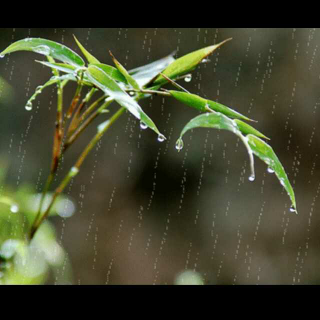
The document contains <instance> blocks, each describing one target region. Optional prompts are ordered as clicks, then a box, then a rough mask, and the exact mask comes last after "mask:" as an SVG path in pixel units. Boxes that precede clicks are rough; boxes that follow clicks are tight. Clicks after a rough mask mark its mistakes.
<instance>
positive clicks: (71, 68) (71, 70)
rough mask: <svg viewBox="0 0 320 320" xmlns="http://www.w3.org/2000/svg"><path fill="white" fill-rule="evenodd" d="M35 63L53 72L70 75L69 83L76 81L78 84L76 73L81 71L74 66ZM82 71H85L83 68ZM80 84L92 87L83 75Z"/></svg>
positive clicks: (42, 62)
mask: <svg viewBox="0 0 320 320" xmlns="http://www.w3.org/2000/svg"><path fill="white" fill-rule="evenodd" d="M36 62H39V63H41V64H43V65H45V66H46V67H49V68H51V69H53V70H58V71H62V72H65V73H67V74H70V75H72V77H70V80H71V81H76V82H78V80H79V79H77V77H76V75H77V71H78V70H82V69H80V68H76V67H74V66H71V65H69V64H64V63H53V62H46V61H38V60H36ZM83 70H85V68H83ZM78 78H79V76H78ZM82 82H83V84H85V85H86V86H90V87H92V83H91V82H90V80H89V79H88V77H87V75H86V74H84V76H83V79H82Z"/></svg>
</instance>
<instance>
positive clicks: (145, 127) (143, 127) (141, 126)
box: [140, 122, 148, 130]
mask: <svg viewBox="0 0 320 320" xmlns="http://www.w3.org/2000/svg"><path fill="white" fill-rule="evenodd" d="M140 128H141V129H142V130H146V129H147V128H148V126H147V125H146V124H145V123H144V122H140Z"/></svg>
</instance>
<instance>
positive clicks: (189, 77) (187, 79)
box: [184, 74, 192, 82]
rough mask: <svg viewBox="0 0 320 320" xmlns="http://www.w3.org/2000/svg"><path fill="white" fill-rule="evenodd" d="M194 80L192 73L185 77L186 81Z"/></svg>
mask: <svg viewBox="0 0 320 320" xmlns="http://www.w3.org/2000/svg"><path fill="white" fill-rule="evenodd" d="M191 80H192V75H191V74H188V75H187V76H186V77H185V78H184V81H185V82H191Z"/></svg>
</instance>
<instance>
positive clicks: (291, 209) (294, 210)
mask: <svg viewBox="0 0 320 320" xmlns="http://www.w3.org/2000/svg"><path fill="white" fill-rule="evenodd" d="M289 210H290V212H293V213H297V210H296V209H295V207H294V206H291V207H290V209H289Z"/></svg>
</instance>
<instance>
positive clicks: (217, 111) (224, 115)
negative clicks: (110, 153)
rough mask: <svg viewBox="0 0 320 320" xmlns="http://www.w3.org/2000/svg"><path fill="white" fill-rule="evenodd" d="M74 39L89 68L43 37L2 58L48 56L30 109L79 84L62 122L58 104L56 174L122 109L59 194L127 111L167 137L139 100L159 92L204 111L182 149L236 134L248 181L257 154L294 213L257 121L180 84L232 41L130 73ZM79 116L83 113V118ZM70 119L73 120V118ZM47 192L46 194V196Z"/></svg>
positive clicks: (14, 48)
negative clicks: (88, 132) (198, 140)
mask: <svg viewBox="0 0 320 320" xmlns="http://www.w3.org/2000/svg"><path fill="white" fill-rule="evenodd" d="M75 40H76V42H77V44H78V46H79V48H80V50H81V52H82V53H83V55H84V56H85V58H86V60H87V64H86V63H85V61H84V60H83V59H82V58H81V57H80V56H79V55H78V54H77V53H75V52H74V51H72V50H71V49H69V48H67V47H66V46H64V45H62V44H59V43H56V42H53V41H50V40H45V39H35V38H27V39H24V40H20V41H17V42H15V43H13V44H12V45H10V46H9V47H8V48H7V49H5V50H4V51H3V52H2V53H1V54H0V55H1V56H4V55H6V54H9V53H12V52H15V51H32V52H36V53H39V54H42V55H45V56H46V57H47V59H48V61H38V62H40V63H41V64H43V65H45V66H47V67H49V68H51V69H52V72H53V73H54V77H52V78H51V79H50V80H49V81H48V82H47V83H45V84H44V85H43V86H40V87H38V88H37V91H36V93H35V94H34V95H33V96H32V97H31V98H30V100H29V101H28V103H27V108H28V109H31V108H32V106H31V103H32V100H34V99H35V98H36V96H37V95H38V94H39V93H40V92H41V91H42V90H43V89H44V88H45V87H48V86H50V85H53V84H57V86H58V97H60V100H62V98H61V96H62V90H63V88H64V86H65V85H66V84H67V83H68V82H69V81H74V82H76V83H78V88H77V91H76V94H75V97H74V99H73V101H72V103H71V105H70V107H69V109H68V110H67V112H66V114H65V118H64V120H63V115H62V113H63V111H62V101H60V103H59V101H58V108H57V109H58V113H57V124H56V135H55V140H54V154H53V164H52V168H53V169H52V171H51V173H54V172H55V169H56V166H57V164H58V162H59V158H60V157H61V154H62V153H63V152H64V151H65V150H66V149H67V148H68V147H69V146H70V145H71V144H72V142H73V141H74V140H75V139H76V138H77V137H78V136H79V134H80V133H81V132H82V131H83V130H84V129H85V128H86V127H87V125H89V124H90V122H91V121H92V120H93V119H94V118H96V117H97V116H98V115H99V114H101V113H105V112H108V110H107V108H108V106H109V105H110V103H111V102H113V101H115V102H116V103H117V104H118V105H120V109H119V110H118V111H117V112H116V113H115V114H114V115H113V116H112V117H110V118H109V119H108V120H107V121H105V122H103V123H102V124H101V125H99V126H98V133H97V135H96V137H95V138H94V139H93V140H92V141H91V143H90V144H89V145H88V147H87V148H86V149H85V151H84V153H83V154H82V155H81V156H80V158H79V160H78V162H77V163H76V165H75V166H74V167H73V168H72V169H71V171H70V173H69V176H68V177H67V178H66V179H65V180H64V181H63V182H62V184H61V185H60V187H59V188H58V189H57V190H56V195H59V194H60V192H61V191H62V190H63V189H64V187H65V186H66V185H67V184H68V182H69V180H70V179H71V178H72V177H74V176H75V175H76V174H77V173H78V171H79V168H80V165H81V164H82V162H83V160H84V158H85V157H86V156H87V154H88V153H89V151H90V150H91V149H92V147H93V146H94V144H95V143H96V142H97V141H98V140H99V139H100V138H101V136H102V135H103V134H104V133H105V132H106V131H107V130H108V128H109V127H110V126H111V124H112V123H113V122H114V121H115V120H116V119H117V118H118V117H119V116H120V115H121V114H122V113H123V111H124V110H127V111H128V112H130V113H131V114H132V115H133V116H134V117H136V118H137V119H138V120H139V121H140V122H141V128H150V129H151V130H153V131H154V132H155V133H156V134H157V135H158V140H159V141H164V140H165V136H164V135H163V134H162V133H161V132H160V131H159V129H158V128H157V126H156V124H155V123H154V122H153V120H152V119H151V118H150V117H149V116H148V115H147V114H146V113H145V112H144V111H143V110H142V108H141V107H140V105H139V104H138V101H139V100H141V99H145V98H148V97H150V96H151V95H153V94H155V95H163V96H166V97H169V98H173V99H176V100H178V101H180V102H182V103H183V104H185V105H187V106H189V107H192V108H194V109H196V110H198V111H200V112H201V114H200V115H198V116H197V117H195V118H194V119H192V120H191V121H190V122H189V123H187V124H186V126H185V127H184V128H183V130H182V132H181V135H180V137H179V139H178V140H177V144H176V148H177V149H178V150H181V149H182V148H183V140H182V138H183V136H184V135H185V134H186V132H187V131H189V130H191V129H194V128H199V127H205V128H214V129H222V130H228V131H231V132H233V133H234V134H235V135H236V136H237V137H239V138H240V139H241V141H242V142H243V143H244V145H245V147H246V149H247V151H248V155H249V158H250V168H251V175H250V177H249V180H251V181H253V180H254V179H255V173H254V157H253V155H255V156H257V157H258V158H260V159H261V160H262V161H264V162H265V163H266V164H267V166H268V171H269V172H274V173H275V174H276V176H277V177H278V179H279V181H280V183H281V184H282V185H283V187H284V188H285V190H286V191H287V193H288V195H289V197H290V199H291V202H292V207H291V211H294V212H296V201H295V195H294V191H293V189H292V186H291V184H290V182H289V179H288V177H287V175H286V172H285V170H284V168H283V166H282V164H281V163H280V161H279V159H278V157H277V156H276V154H275V153H274V151H273V149H272V148H271V147H270V146H269V145H268V144H267V143H266V142H265V141H264V140H267V139H268V138H267V137H266V136H265V135H264V134H262V133H261V132H259V131H258V130H256V129H255V128H254V127H252V126H251V125H249V124H248V123H247V122H249V121H253V120H251V119H249V118H248V117H246V116H244V115H242V114H240V113H239V112H237V111H235V110H233V109H231V108H229V107H227V106H225V105H222V104H220V103H217V102H215V101H212V100H208V99H204V98H202V97H200V96H198V95H195V94H191V93H189V92H188V91H187V90H185V89H184V88H183V87H182V86H180V85H179V84H178V83H177V82H176V81H178V80H179V79H181V78H184V77H189V72H191V71H193V70H194V69H195V68H196V67H197V66H198V65H199V64H200V63H201V62H202V61H204V60H205V59H206V58H207V57H208V56H209V55H210V54H212V53H213V52H214V51H215V50H216V49H218V48H219V47H221V46H222V45H223V44H224V43H226V42H227V41H229V40H230V39H228V40H226V41H223V42H221V43H219V44H217V45H213V46H209V47H206V48H203V49H200V50H197V51H195V52H192V53H190V54H187V55H185V56H183V57H180V58H179V59H175V58H174V55H173V54H171V55H169V56H167V57H165V58H163V59H161V60H158V61H155V62H153V63H151V64H148V65H145V66H142V67H139V68H136V69H134V70H131V71H127V70H126V69H125V67H124V66H123V65H122V64H121V63H120V62H119V61H118V60H117V59H116V58H115V57H114V56H113V55H112V53H111V52H110V54H111V57H112V60H113V63H114V65H115V66H114V67H113V66H110V65H107V64H104V63H101V62H100V61H99V60H98V59H97V58H95V57H94V56H93V55H92V54H91V53H89V52H88V51H87V50H86V49H85V48H84V47H83V46H82V45H81V43H80V42H79V41H78V40H77V39H75ZM56 60H59V61H60V62H58V63H57V62H56ZM60 72H62V73H63V75H60ZM167 84H170V85H173V86H175V88H177V90H167V89H164V88H163V86H164V85H167ZM83 87H89V92H88V93H87V95H86V97H85V98H84V99H83V100H82V103H79V104H78V102H79V99H80V96H81V90H82V88H83ZM97 91H99V92H100V93H102V96H101V97H100V98H99V99H97V100H96V101H95V102H94V103H93V104H92V105H91V106H89V107H88V108H87V109H86V108H85V107H84V106H85V105H86V104H87V103H88V102H89V101H90V99H91V98H92V96H93V95H94V94H95V92H97ZM58 100H59V99H58ZM77 105H78V107H77ZM81 112H83V113H82V115H81ZM72 115H73V118H72V119H71V116H72ZM68 119H71V123H70V125H69V128H68V130H64V129H65V128H64V125H65V123H66V120H68ZM245 121H246V122H245ZM63 133H66V136H65V137H64V136H63ZM49 180H50V179H49ZM49 185H50V183H49ZM45 193H46V191H45V192H44V194H45ZM40 207H41V205H40ZM50 209H51V207H50V206H49V210H50ZM49 210H48V211H49ZM39 212H40V210H39ZM46 214H48V212H46ZM46 214H44V216H46ZM36 220H37V219H36ZM41 221H42V220H41V219H38V225H39V223H40V222H41Z"/></svg>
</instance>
